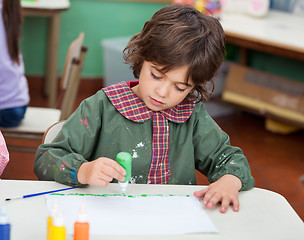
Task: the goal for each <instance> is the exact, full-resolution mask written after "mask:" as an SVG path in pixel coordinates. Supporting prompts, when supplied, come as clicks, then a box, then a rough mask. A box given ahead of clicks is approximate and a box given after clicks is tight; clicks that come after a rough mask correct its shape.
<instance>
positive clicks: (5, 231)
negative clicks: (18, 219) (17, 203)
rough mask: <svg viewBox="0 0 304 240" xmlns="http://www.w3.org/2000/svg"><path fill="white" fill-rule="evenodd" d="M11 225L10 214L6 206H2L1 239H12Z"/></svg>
mask: <svg viewBox="0 0 304 240" xmlns="http://www.w3.org/2000/svg"><path fill="white" fill-rule="evenodd" d="M10 232H11V225H10V224H9V222H8V216H7V213H6V209H5V206H2V207H1V208H0V239H1V240H10Z"/></svg>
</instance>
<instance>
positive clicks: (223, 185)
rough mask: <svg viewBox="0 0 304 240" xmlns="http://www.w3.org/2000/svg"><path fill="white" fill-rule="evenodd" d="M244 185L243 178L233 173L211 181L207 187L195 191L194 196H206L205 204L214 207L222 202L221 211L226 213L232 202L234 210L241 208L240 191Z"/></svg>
mask: <svg viewBox="0 0 304 240" xmlns="http://www.w3.org/2000/svg"><path fill="white" fill-rule="evenodd" d="M241 187H242V183H241V180H240V179H239V178H237V177H236V176H233V175H224V176H223V177H221V178H220V179H219V180H217V181H216V182H214V183H211V184H210V185H209V186H208V187H207V188H205V189H203V190H201V191H197V192H194V196H196V197H198V198H204V199H203V204H204V205H205V206H206V207H208V208H212V207H214V206H215V205H216V204H217V203H219V202H221V208H220V211H221V212H222V213H225V212H226V210H227V208H228V206H229V205H230V204H232V206H233V210H234V211H235V212H237V211H238V210H239V199H238V193H239V190H240V189H241Z"/></svg>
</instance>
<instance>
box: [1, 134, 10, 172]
mask: <svg viewBox="0 0 304 240" xmlns="http://www.w3.org/2000/svg"><path fill="white" fill-rule="evenodd" d="M8 161H9V154H8V150H7V147H6V144H5V140H4V137H3V136H2V133H1V131H0V176H1V174H2V173H3V171H4V168H5V167H6V165H7V163H8Z"/></svg>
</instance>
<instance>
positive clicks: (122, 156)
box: [116, 152, 132, 194]
mask: <svg viewBox="0 0 304 240" xmlns="http://www.w3.org/2000/svg"><path fill="white" fill-rule="evenodd" d="M116 161H117V162H118V163H119V164H120V165H121V166H122V167H123V168H124V169H125V170H126V172H127V174H126V176H125V180H124V181H123V182H119V185H120V189H121V191H122V193H123V194H125V192H126V190H127V187H128V182H129V180H130V179H131V172H132V155H131V154H130V153H127V152H120V153H118V154H117V156H116Z"/></svg>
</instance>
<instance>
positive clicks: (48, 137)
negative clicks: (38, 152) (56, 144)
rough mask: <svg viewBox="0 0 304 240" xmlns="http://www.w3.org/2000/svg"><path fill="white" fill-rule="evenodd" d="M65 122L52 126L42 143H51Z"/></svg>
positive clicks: (46, 132)
mask: <svg viewBox="0 0 304 240" xmlns="http://www.w3.org/2000/svg"><path fill="white" fill-rule="evenodd" d="M64 122H65V121H59V122H56V123H54V124H53V125H52V126H50V127H49V128H48V129H47V130H46V131H45V132H44V134H43V137H42V143H51V142H52V141H53V140H54V138H55V137H56V136H57V134H58V133H59V132H60V130H61V129H62V126H63V124H64Z"/></svg>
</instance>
